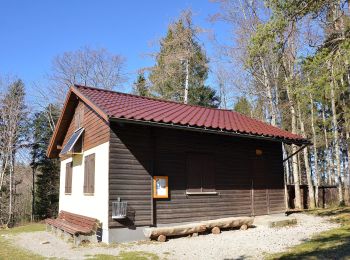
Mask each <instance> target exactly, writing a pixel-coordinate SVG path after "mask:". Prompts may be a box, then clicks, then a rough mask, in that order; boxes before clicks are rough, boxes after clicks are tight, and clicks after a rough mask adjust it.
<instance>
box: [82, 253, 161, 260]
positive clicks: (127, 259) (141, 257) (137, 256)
mask: <svg viewBox="0 0 350 260" xmlns="http://www.w3.org/2000/svg"><path fill="white" fill-rule="evenodd" d="M88 259H89V260H112V259H113V260H159V257H158V256H157V255H156V254H153V253H149V252H144V251H130V252H125V251H124V252H121V253H120V254H119V255H117V256H113V255H104V254H99V255H94V256H92V257H90V258H88Z"/></svg>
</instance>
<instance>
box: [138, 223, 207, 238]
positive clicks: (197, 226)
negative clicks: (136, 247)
mask: <svg viewBox="0 0 350 260" xmlns="http://www.w3.org/2000/svg"><path fill="white" fill-rule="evenodd" d="M205 230H206V225H205V224H203V223H191V224H186V225H179V226H172V227H156V228H144V229H143V234H144V235H145V236H146V237H147V238H158V237H159V236H160V235H164V236H178V235H188V234H193V233H200V232H204V231H205Z"/></svg>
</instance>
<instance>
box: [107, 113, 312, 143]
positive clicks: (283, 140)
mask: <svg viewBox="0 0 350 260" xmlns="http://www.w3.org/2000/svg"><path fill="white" fill-rule="evenodd" d="M109 120H110V121H112V122H113V121H114V122H121V123H132V124H141V125H150V126H159V127H165V128H176V129H182V130H189V131H197V132H205V133H213V134H222V135H230V136H237V137H245V138H252V139H260V140H266V141H273V142H279V143H285V144H288V145H291V144H295V145H297V146H302V145H311V144H312V143H311V142H310V141H308V140H307V139H300V140H296V139H287V138H279V137H272V136H264V135H254V134H248V133H240V132H237V131H226V130H222V129H212V128H202V127H195V126H190V125H180V124H173V123H162V122H155V121H145V120H137V119H127V118H115V117H111V118H110V119H109Z"/></svg>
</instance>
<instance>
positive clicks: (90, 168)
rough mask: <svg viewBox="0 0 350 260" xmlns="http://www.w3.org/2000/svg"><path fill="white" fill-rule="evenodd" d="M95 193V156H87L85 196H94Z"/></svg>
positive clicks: (85, 164) (85, 163)
mask: <svg viewBox="0 0 350 260" xmlns="http://www.w3.org/2000/svg"><path fill="white" fill-rule="evenodd" d="M94 192H95V154H90V155H88V156H85V161H84V194H86V195H93V194H94Z"/></svg>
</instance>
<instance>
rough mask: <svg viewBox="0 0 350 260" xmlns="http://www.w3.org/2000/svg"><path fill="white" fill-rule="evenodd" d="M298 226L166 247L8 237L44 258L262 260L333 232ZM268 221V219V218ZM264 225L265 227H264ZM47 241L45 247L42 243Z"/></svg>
mask: <svg viewBox="0 0 350 260" xmlns="http://www.w3.org/2000/svg"><path fill="white" fill-rule="evenodd" d="M292 216H293V218H296V219H297V220H298V224H297V225H295V226H290V227H283V228H268V227H267V226H266V217H265V219H263V218H261V217H257V218H256V222H255V223H259V224H257V227H255V228H250V229H248V230H245V231H242V230H232V231H224V232H222V233H221V234H220V235H213V234H208V235H200V236H198V237H191V238H188V237H182V238H177V239H170V240H169V241H168V242H165V243H158V242H151V241H140V242H133V243H121V244H116V245H115V246H103V245H98V246H93V245H89V246H84V247H78V248H76V247H74V246H73V245H72V244H71V243H66V242H64V241H62V240H61V239H59V238H56V237H55V236H54V235H52V234H50V233H47V232H35V233H23V234H19V235H16V236H14V237H9V239H11V240H12V241H13V243H15V244H16V245H18V246H22V247H24V248H26V249H28V250H31V251H34V252H36V253H38V254H41V255H43V256H45V257H58V258H63V259H85V258H86V257H87V256H89V255H95V254H111V255H118V254H119V253H120V252H121V251H146V252H151V253H155V254H157V255H158V256H159V257H160V258H161V259H165V258H166V259H191V260H192V259H243V258H244V259H245V258H248V259H262V258H263V256H264V255H265V254H270V253H276V252H281V251H284V250H285V249H287V248H288V247H290V246H293V245H297V244H299V243H301V242H302V241H305V240H306V239H308V238H310V237H311V236H312V235H314V234H317V233H319V232H322V231H325V230H328V229H331V228H335V227H337V224H334V223H330V222H329V221H328V220H327V219H326V218H321V217H315V216H310V215H305V214H293V215H292ZM267 218H268V217H267ZM263 223H265V224H263ZM44 241H48V242H49V243H48V244H42V242H44Z"/></svg>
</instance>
